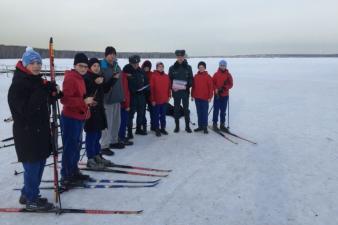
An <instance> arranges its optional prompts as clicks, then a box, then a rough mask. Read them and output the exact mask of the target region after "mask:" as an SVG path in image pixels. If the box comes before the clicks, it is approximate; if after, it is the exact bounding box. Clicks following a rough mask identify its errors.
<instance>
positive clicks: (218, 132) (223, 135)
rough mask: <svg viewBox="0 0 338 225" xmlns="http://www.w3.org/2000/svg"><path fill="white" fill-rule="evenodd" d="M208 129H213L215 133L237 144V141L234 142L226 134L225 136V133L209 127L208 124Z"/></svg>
mask: <svg viewBox="0 0 338 225" xmlns="http://www.w3.org/2000/svg"><path fill="white" fill-rule="evenodd" d="M209 129H210V130H212V131H214V132H215V133H217V134H219V135H221V136H222V137H223V138H225V139H226V140H228V141H230V142H231V143H233V144H235V145H238V143H237V142H235V141H234V140H232V139H230V138H228V137H227V136H225V134H223V133H222V132H221V131H218V130H215V129H213V128H212V127H210V126H209Z"/></svg>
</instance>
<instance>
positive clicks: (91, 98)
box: [84, 97, 94, 105]
mask: <svg viewBox="0 0 338 225" xmlns="http://www.w3.org/2000/svg"><path fill="white" fill-rule="evenodd" d="M84 102H85V104H86V105H91V104H93V103H94V97H87V98H85V99H84Z"/></svg>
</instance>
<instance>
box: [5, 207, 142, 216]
mask: <svg viewBox="0 0 338 225" xmlns="http://www.w3.org/2000/svg"><path fill="white" fill-rule="evenodd" d="M0 212H2V213H56V214H64V213H81V214H95V215H109V214H125V215H131V214H141V213H142V212H143V210H138V211H129V210H95V209H69V208H62V209H59V208H54V209H51V210H49V211H30V210H27V209H25V208H0Z"/></svg>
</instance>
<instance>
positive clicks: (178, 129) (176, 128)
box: [174, 119, 180, 133]
mask: <svg viewBox="0 0 338 225" xmlns="http://www.w3.org/2000/svg"><path fill="white" fill-rule="evenodd" d="M175 125H176V126H175V130H174V132H175V133H178V132H180V121H179V120H178V119H175Z"/></svg>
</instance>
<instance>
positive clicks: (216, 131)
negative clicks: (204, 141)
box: [209, 126, 257, 145]
mask: <svg viewBox="0 0 338 225" xmlns="http://www.w3.org/2000/svg"><path fill="white" fill-rule="evenodd" d="M209 129H210V130H212V131H214V132H215V133H217V134H219V135H220V136H222V137H223V138H224V139H226V140H228V141H230V142H231V143H233V144H235V145H238V142H236V141H234V140H232V139H231V138H229V137H228V136H226V135H225V134H228V135H231V136H233V137H235V138H238V139H241V140H243V141H246V142H249V143H251V144H254V145H257V142H254V141H251V140H249V139H247V138H244V137H241V136H239V135H237V134H234V133H232V132H230V131H226V132H223V131H221V130H215V129H213V127H211V126H209Z"/></svg>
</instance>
